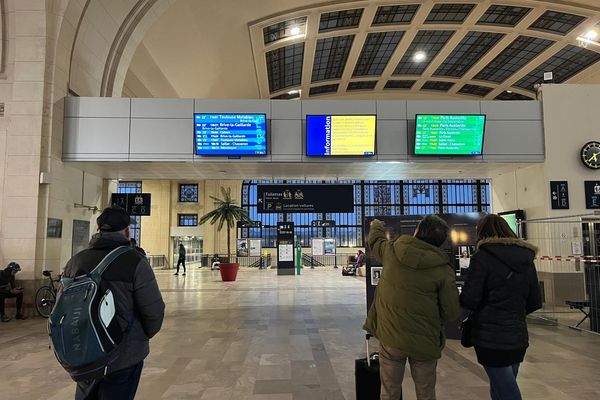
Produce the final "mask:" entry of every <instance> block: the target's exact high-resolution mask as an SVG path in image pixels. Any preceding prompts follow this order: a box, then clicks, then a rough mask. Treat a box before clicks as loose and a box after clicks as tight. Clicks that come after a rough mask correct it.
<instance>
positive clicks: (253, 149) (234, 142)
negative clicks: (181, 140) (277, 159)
mask: <svg viewBox="0 0 600 400" xmlns="http://www.w3.org/2000/svg"><path fill="white" fill-rule="evenodd" d="M266 121H267V117H266V115H265V114H194V127H195V138H196V154H197V155H236V156H237V155H265V154H267V129H266Z"/></svg>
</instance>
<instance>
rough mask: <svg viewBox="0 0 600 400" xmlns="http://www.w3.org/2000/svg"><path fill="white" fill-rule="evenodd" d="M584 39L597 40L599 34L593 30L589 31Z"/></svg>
mask: <svg viewBox="0 0 600 400" xmlns="http://www.w3.org/2000/svg"><path fill="white" fill-rule="evenodd" d="M583 37H584V38H586V39H588V40H596V38H597V37H598V32H596V31H595V30H593V29H592V30H589V31H588V32H587V33H586V34H585V35H584V36H583Z"/></svg>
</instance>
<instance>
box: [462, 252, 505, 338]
mask: <svg viewBox="0 0 600 400" xmlns="http://www.w3.org/2000/svg"><path fill="white" fill-rule="evenodd" d="M481 250H482V251H485V252H486V253H487V254H489V255H491V256H492V257H494V258H495V259H496V260H498V261H500V263H501V264H502V265H504V266H506V267H507V268H508V269H509V272H508V274H507V275H506V277H504V282H507V281H508V280H509V279H510V277H511V276H513V270H512V269H511V268H510V267H509V266H508V265H507V264H506V263H505V262H504V261H503V260H502V259H500V257H498V256H497V255H495V254H494V253H492V252H491V251H487V250H486V249H485V248H482V249H481ZM474 313H475V311H471V312H470V313H469V314H468V315H467V317H466V318H465V319H464V320H463V321H462V322H461V323H460V331H461V332H460V344H462V346H463V347H466V348H469V347H473V333H472V331H473V314H474Z"/></svg>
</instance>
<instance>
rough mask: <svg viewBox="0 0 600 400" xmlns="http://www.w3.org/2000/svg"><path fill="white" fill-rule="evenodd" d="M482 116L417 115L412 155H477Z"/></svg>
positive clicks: (480, 142) (479, 146) (479, 149)
mask: <svg viewBox="0 0 600 400" xmlns="http://www.w3.org/2000/svg"><path fill="white" fill-rule="evenodd" d="M484 128H485V115H417V120H416V134H415V154H417V155H419V154H421V155H481V152H482V147H483V132H484Z"/></svg>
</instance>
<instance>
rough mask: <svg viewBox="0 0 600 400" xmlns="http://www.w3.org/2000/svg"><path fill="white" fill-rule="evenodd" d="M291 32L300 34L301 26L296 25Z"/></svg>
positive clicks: (293, 34) (294, 34)
mask: <svg viewBox="0 0 600 400" xmlns="http://www.w3.org/2000/svg"><path fill="white" fill-rule="evenodd" d="M290 33H291V34H292V36H296V35H299V34H300V28H299V27H297V26H295V27H293V28H292V29H290Z"/></svg>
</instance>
